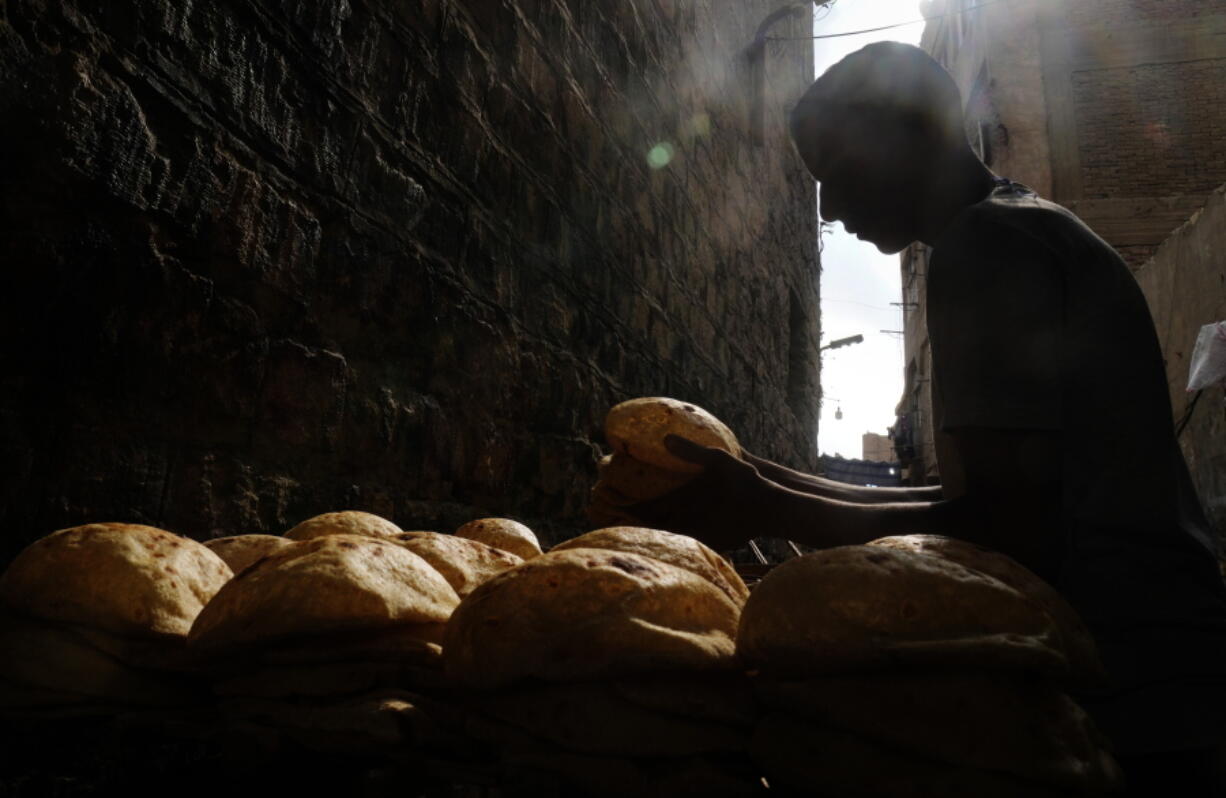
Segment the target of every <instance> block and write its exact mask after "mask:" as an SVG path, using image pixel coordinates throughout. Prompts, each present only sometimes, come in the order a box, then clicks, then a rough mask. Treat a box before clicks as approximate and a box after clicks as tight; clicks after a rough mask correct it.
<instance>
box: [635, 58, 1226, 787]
mask: <svg viewBox="0 0 1226 798" xmlns="http://www.w3.org/2000/svg"><path fill="white" fill-rule="evenodd" d="M963 124H964V122H963V116H962V105H961V99H960V96H959V93H958V89H957V86H956V85H955V84H954V82H953V80H952V79H951V78H950V76H949V75H948V73H946V72H945V70H944V69H942V68H941V67H940V65H938V64H937V63H936V62H935V61H933V60H932V59H931V58H930V57H929V56H928V55H927V54H925V53H924V52H923V51H922V50H919V49H918V48H914V47H911V46H908V45H902V44H897V43H880V44H874V45H870V46H868V47H866V48H864V49H862V50H860V51H858V52H856V53H854V54H852V55H850V56H848V57H847V58H845V59H844V60H843V61H841V62H839V63H838V64H836V65H835V66H833V67H831V68H830V69H829V70H828V71H827V72H826V73H825V74H824V75H823V76H822V77H821V78H820V79H819V80H817V81H816V82H815V83H814V84H813V85H812V86H811V87H810V88H809V90H808V91H807V92H806V93H805V95H804V96H803V97H802V98H801V100H800V102H799V103H798V105H797V106H796V108H795V110H794V111H793V113H792V116H791V132H792V137H793V140H794V142H795V144H796V147H797V150H798V152H799V153H800V156H801V157H802V158H803V160H804V162H805V165H806V166H807V167H808V169H809V171H810V172H811V173H812V174H813V176H814V177H815V178H816V179H817V180H818V181H819V182H820V184H821V186H820V198H821V213H822V216H823V217H824V218H825V219H827V220H828V221H835V220H837V221H841V222H842V223H843V225H844V227H845V228H846V229H847V230H848V231H849V232H851V233H854V234H855V235H856V236H857V237H858V238H861V239H864V240H866V241H869V242H872V243H873V244H875V245H876V246H877V247H878V248H879V249H880V250H881V251H882V252H887V253H893V252H899V251H901V250H902V249H903V248H905V247H906V246H908V245H909V244H910V243H911V242H913V241H921V242H924V243H926V244H928V245H930V246H931V247H932V248H933V252H932V257H931V259H930V261H929V267H928V275H927V305H928V333H929V340H930V343H931V347H932V375H931V377H932V387H933V402H934V417H935V427H936V429H937V438H938V440H937V444H936V445H937V459H938V465H939V468H940V473H941V482H942V484H941V486H940V487H939V488H912V489H906V488H903V489H889V488H859V487H854V486H850V485H843V484H839V483H833V482H830V481H827V480H823V479H820V478H817V477H812V476H808V475H805V474H800V473H798V472H794V471H791V470H789V469H786V468H783V467H782V466H779V465H777V464H774V463H771V462H769V461H766V460H764V459H762V458H758V457H755V456H753V455H746V458H745V460H737V459H735V458H733V457H731V456H730V455H727V454H726V453H724V452H721V451H718V450H715V449H707V448H704V447H700V446H697V445H694V444H692V443H690V442H688V441H684V440H681V439H677V438H670V439H669V441H668V443H669V445H670V447H671V448H673V449H674V451H676V452H677V453H678V454H679V455H680V456H683V457H686V458H688V459H691V460H693V461H694V462H698V463H702V464H704V465H705V466H706V470H705V473H704V475H703V476H702V477H701V478H699V479H698V480H697V481H695V482H693V483H691V484H690V485H688V486H687V487H686V488H683V489H682V490H681V491H679V492H677V493H674V494H672V495H671V496H668V497H665V498H663V499H660V500H655V501H652V502H647V503H644V504H643V505H640V506H639V507H638V509H637V512H638V514H640V515H641V516H642V518H643V520H644V522H646V523H651V524H654V525H657V526H663V527H665V528H669V529H674V530H677V531H681V532H686V533H688V534H692V535H694V536H696V537H698V538H700V539H702V540H704V541H706V542H708V543H710V544H712V545H714V546H715V547H717V548H723V549H727V548H731V547H732V546H734V545H736V544H739V543H742V542H744V541H745V540H747V539H749V538H752V537H755V536H759V535H766V536H773V537H783V538H789V539H792V540H795V541H799V542H802V543H806V544H809V545H813V546H819V547H823V546H833V545H840V544H855V543H865V542H867V541H869V540H872V539H874V538H878V537H883V536H886V535H895V534H912V533H933V534H943V535H949V536H952V537H957V538H961V539H964V540H968V541H972V542H975V543H978V544H981V545H984V546H988V547H990V548H993V549H996V550H998V551H1001V552H1003V553H1005V554H1008V555H1010V556H1012V557H1014V558H1015V559H1017V560H1019V561H1021V562H1022V563H1023V564H1025V565H1027V566H1029V567H1030V568H1031V569H1032V570H1034V571H1035V572H1036V573H1038V574H1040V575H1041V576H1043V577H1044V578H1046V579H1047V580H1048V581H1049V582H1051V583H1052V584H1053V585H1054V586H1056V587H1057V588H1058V589H1059V590H1060V591H1061V592H1062V593H1063V594H1064V595H1065V597H1066V598H1067V599H1068V600H1069V601H1070V603H1072V604H1073V606H1074V607H1075V608H1076V609H1077V610H1078V611H1079V612H1080V613H1081V615H1082V616H1083V618H1084V619H1085V621H1086V622H1087V624H1088V625H1089V627H1090V628H1091V630H1092V631H1093V632H1094V634H1095V638H1096V640H1097V642H1098V645H1099V648H1100V652H1101V654H1102V656H1103V659H1104V662H1105V664H1106V666H1107V669H1108V671H1109V673H1110V677H1111V680H1110V683H1109V684H1108V685H1107V686H1106V687H1105V688H1103V689H1102V690H1099V691H1096V692H1094V693H1092V694H1087V695H1083V696H1079V698H1080V700H1081V702H1082V704H1083V705H1084V706H1085V707H1086V708H1087V709H1088V710H1089V711H1090V712H1091V714H1092V716H1093V717H1094V718H1095V720H1096V721H1097V723H1098V725H1099V726H1100V728H1101V729H1102V730H1103V731H1104V732H1106V733H1107V734H1108V736H1109V737H1111V739H1112V740H1113V742H1114V745H1115V749H1116V753H1117V755H1118V757H1119V758H1120V760H1121V764H1122V765H1124V767H1125V771H1126V773H1127V775H1128V777H1129V780H1130V785H1131V786H1130V792H1129V795H1134V794H1135V795H1149V794H1155V795H1156V794H1162V795H1211V794H1215V793H1213V792H1211V790H1212V789H1213V788H1212V787H1211V786H1210V785H1211V783H1213V780H1214V778H1215V777H1214V776H1213V773H1212V771H1213V767H1214V757H1215V754H1214V752H1215V750H1216V749H1217V748H1218V746H1219V745H1220V744H1221V741H1222V740H1223V738H1224V737H1226V734H1224V730H1226V717H1224V716H1226V700H1224V699H1226V678H1224V677H1226V591H1224V589H1223V584H1222V579H1221V574H1220V572H1219V569H1218V563H1217V548H1216V543H1215V541H1214V538H1213V536H1212V534H1211V532H1210V529H1209V526H1208V523H1207V521H1206V520H1205V517H1204V514H1203V511H1202V510H1201V508H1200V505H1199V504H1198V502H1197V499H1196V496H1195V493H1194V491H1193V488H1192V484H1191V480H1190V479H1189V477H1188V472H1187V467H1186V465H1185V463H1184V460H1183V456H1182V454H1181V453H1180V450H1179V448H1178V445H1177V443H1176V440H1175V436H1174V432H1173V429H1172V413H1171V407H1170V400H1169V398H1168V393H1167V383H1166V376H1165V370H1164V366H1163V361H1162V353H1161V351H1160V349H1159V345H1158V341H1157V337H1156V334H1155V332H1154V327H1153V322H1152V320H1151V318H1150V315H1149V310H1148V307H1147V305H1146V302H1145V299H1144V297H1143V296H1142V294H1141V292H1140V289H1139V288H1138V287H1137V284H1136V281H1135V280H1134V279H1133V277H1132V275H1131V273H1130V272H1129V270H1128V268H1127V266H1126V265H1125V264H1124V262H1123V261H1122V259H1121V258H1120V257H1119V256H1118V255H1117V254H1116V253H1115V251H1114V250H1112V249H1111V247H1110V246H1109V245H1107V244H1106V243H1105V242H1104V241H1103V240H1102V239H1101V238H1099V237H1098V236H1097V235H1095V234H1094V233H1093V232H1092V231H1091V230H1090V229H1089V228H1087V227H1086V226H1085V225H1084V224H1083V223H1082V222H1081V221H1080V220H1078V219H1077V218H1076V217H1075V216H1073V215H1072V214H1071V213H1069V212H1068V211H1067V210H1065V209H1064V208H1061V207H1060V206H1058V205H1055V204H1053V203H1051V202H1047V201H1046V200H1043V199H1040V198H1039V197H1038V196H1036V195H1035V194H1034V193H1033V192H1032V191H1030V190H1029V189H1027V188H1026V187H1024V186H1021V185H1019V184H1017V183H1013V182H1011V181H1009V180H1006V179H1004V178H1000V177H997V176H996V175H994V174H993V173H992V172H991V171H990V170H989V169H988V168H987V167H986V166H984V164H983V163H982V162H981V161H980V160H979V158H978V157H977V156H976V155H975V153H974V151H973V150H971V148H970V146H969V144H968V143H967V140H966V135H965V133H964V128H963ZM1185 785H1187V786H1185ZM1191 785H1198V786H1191Z"/></svg>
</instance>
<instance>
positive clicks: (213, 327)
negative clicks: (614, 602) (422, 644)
mask: <svg viewBox="0 0 1226 798" xmlns="http://www.w3.org/2000/svg"><path fill="white" fill-rule="evenodd" d="M774 5H776V4H775V3H773V2H768V1H767V0H752V1H749V2H736V3H728V2H723V0H707V2H685V3H680V2H673V0H600V1H598V2H593V0H420V1H419V2H410V3H403V2H392V0H312V1H311V2H307V1H306V0H268V1H267V2H265V1H263V0H261V1H259V2H257V0H216V1H215V2H210V3H201V2H190V0H144V1H143V2H135V1H134V0H129V1H127V2H125V1H124V0H116V1H115V2H106V3H95V2H84V1H83V0H0V119H2V120H3V122H2V123H0V158H2V159H3V161H2V162H0V181H2V186H3V205H2V206H0V207H2V208H3V211H2V216H0V258H3V269H2V270H0V272H2V275H3V276H2V277H0V280H2V281H3V283H2V284H0V297H2V299H0V301H2V303H3V305H2V307H0V325H3V326H2V328H0V332H2V334H3V340H4V345H3V348H2V350H0V351H2V352H3V363H2V364H0V381H2V382H0V463H2V464H3V465H2V466H0V476H2V479H3V483H2V484H3V487H2V488H0V490H2V491H3V493H2V494H0V502H2V506H0V528H2V529H3V530H4V531H3V534H2V535H0V546H2V547H3V548H2V551H0V554H2V555H3V559H4V560H5V561H7V559H8V558H9V557H11V556H12V554H13V553H15V552H16V551H17V550H18V549H19V548H20V547H21V546H23V545H25V543H26V542H28V541H29V540H31V539H33V538H34V537H37V536H39V535H43V534H46V533H48V532H50V531H52V530H53V529H56V528H60V527H63V526H68V525H72V524H78V523H83V522H87V521H101V520H129V521H137V522H144V523H152V524H156V525H160V526H164V527H166V528H169V529H172V530H174V531H177V532H180V533H182V534H188V535H192V536H195V537H198V538H206V537H209V536H216V535H225V534H237V533H247V532H272V533H277V532H280V531H283V530H284V529H285V528H287V527H288V526H290V525H292V524H294V523H296V522H298V521H300V520H302V519H303V518H305V517H307V516H310V515H312V514H315V513H318V512H323V511H327V510H335V509H345V508H354V509H365V510H370V511H373V512H377V513H380V514H382V515H385V516H387V517H389V518H391V519H393V520H395V521H397V522H398V523H400V524H401V525H402V526H406V527H409V528H431V527H433V528H442V529H444V530H446V529H449V528H450V526H451V525H453V524H455V523H459V522H460V521H463V520H467V518H468V517H471V516H472V515H474V514H478V513H480V514H500V515H512V516H515V517H520V518H524V519H526V520H528V521H529V522H530V523H535V524H537V525H538V531H542V532H543V533H544V537H545V538H546V539H547V540H548V539H551V538H556V537H559V536H563V535H567V534H570V533H571V532H573V531H575V530H576V529H578V528H579V527H581V525H582V506H583V504H584V501H585V498H586V492H587V489H588V487H589V485H590V484H591V482H592V481H593V480H594V464H593V461H594V457H595V454H596V450H597V448H598V446H599V445H600V443H601V434H600V425H601V421H602V418H603V414H604V412H605V410H606V409H607V408H608V407H609V406H610V405H611V404H613V403H615V402H617V401H620V400H622V399H625V398H629V397H632V396H637V395H654V394H664V395H671V396H676V397H678V398H683V399H687V400H690V401H694V402H698V403H699V404H702V405H703V406H705V407H707V408H708V409H710V410H711V411H713V412H715V413H716V414H718V415H719V416H721V417H722V418H724V420H725V421H727V422H728V423H729V424H730V425H731V426H733V428H734V429H735V430H736V431H737V432H738V434H740V435H741V437H742V438H743V440H744V442H745V443H746V444H747V445H748V446H749V447H750V448H752V449H755V450H758V451H760V452H763V453H765V454H767V455H771V456H774V457H776V458H779V459H782V460H784V461H785V462H788V463H790V464H793V465H795V466H798V467H811V466H813V465H814V460H815V437H816V425H817V419H816V397H817V393H818V387H817V386H818V373H817V369H818V359H817V345H818V344H817V342H818V304H817V302H818V274H817V272H818V269H817V253H816V249H815V242H816V230H815V225H816V218H815V215H814V205H815V202H814V191H813V184H812V182H811V180H809V179H808V178H807V176H806V174H805V173H804V172H803V168H802V166H801V164H800V162H799V159H798V158H796V157H795V156H794V153H793V151H792V149H791V146H790V144H789V143H788V141H787V139H786V136H785V133H784V129H783V113H782V112H783V111H784V109H785V108H786V107H789V103H790V102H792V101H793V100H794V98H795V97H796V96H798V95H799V93H800V92H801V91H802V90H803V88H804V86H805V85H806V84H807V82H808V80H809V79H810V78H811V73H812V66H811V64H812V62H811V54H810V53H811V51H810V49H809V48H808V46H807V45H802V44H800V43H796V42H793V43H790V44H789V45H788V46H772V47H771V48H769V52H770V54H769V57H768V60H767V69H766V71H767V78H768V80H767V87H768V92H769V94H768V97H767V101H766V108H767V114H766V128H765V137H764V141H763V142H762V143H761V144H755V143H754V142H753V141H752V140H751V137H750V134H749V129H748V126H747V125H748V117H747V113H746V111H747V103H748V99H749V98H748V95H747V92H748V86H749V82H748V79H747V74H746V71H745V69H744V63H743V57H742V51H743V48H744V47H745V46H746V45H747V44H748V43H749V41H750V39H751V38H752V35H753V31H754V29H755V27H756V25H757V24H758V22H759V21H760V20H761V18H762V17H764V16H765V15H766V14H767V13H769V12H770V11H771V10H773V8H772V6H774ZM807 25H808V19H807V16H804V15H802V16H801V17H800V18H798V19H795V20H792V21H789V22H786V23H783V24H782V25H780V26H777V27H776V28H775V31H774V32H775V33H781V34H784V35H804V34H805V33H806V31H807ZM659 144H666V145H667V146H666V147H663V148H661V149H660V150H657V153H670V152H671V160H670V161H669V163H668V164H667V165H665V166H662V167H660V168H653V166H652V164H650V163H649V161H648V153H649V152H650V151H651V150H652V148H653V147H655V146H656V145H659Z"/></svg>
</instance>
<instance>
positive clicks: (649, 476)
mask: <svg viewBox="0 0 1226 798" xmlns="http://www.w3.org/2000/svg"><path fill="white" fill-rule="evenodd" d="M596 474H597V477H598V483H597V484H599V485H603V486H604V487H605V488H606V490H607V493H606V496H608V497H622V503H624V504H634V503H636V502H641V501H646V500H647V499H655V498H659V497H660V496H663V495H665V494H667V493H672V492H673V491H675V490H676V489H677V488H680V487H681V486H682V485H684V484H686V483H687V482H689V481H690V480H691V479H693V478H694V476H695V475H694V474H693V473H690V472H682V471H673V470H671V469H668V468H661V467H660V466H657V465H652V464H651V463H644V462H643V461H641V460H635V459H634V458H633V457H631V456H630V455H627V454H623V453H621V452H617V453H615V454H611V455H605V456H604V457H602V458H600V462H599V463H597V465H596Z"/></svg>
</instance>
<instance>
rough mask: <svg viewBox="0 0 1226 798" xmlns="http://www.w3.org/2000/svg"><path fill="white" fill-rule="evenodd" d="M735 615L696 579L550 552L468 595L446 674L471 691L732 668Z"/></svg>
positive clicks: (450, 634)
mask: <svg viewBox="0 0 1226 798" xmlns="http://www.w3.org/2000/svg"><path fill="white" fill-rule="evenodd" d="M738 614H739V608H738V606H737V605H736V603H735V602H733V601H732V600H731V599H730V598H728V596H727V595H726V594H724V592H723V591H721V590H720V589H719V588H717V587H715V585H713V584H711V583H710V582H708V581H707V580H706V579H703V578H702V577H700V576H697V575H696V574H693V573H691V572H689V571H686V570H685V569H683V568H678V567H677V566H675V565H669V564H668V563H663V562H660V561H659V560H654V559H651V558H649V557H643V556H640V555H637V554H629V553H626V552H618V551H601V550H599V549H567V550H565V551H556V552H550V553H549V554H543V555H541V556H540V557H537V558H535V559H533V560H529V561H527V562H525V563H524V564H523V565H520V566H518V567H516V568H512V569H510V570H509V571H504V572H503V573H501V574H499V575H498V576H495V577H494V578H493V579H491V580H490V581H488V582H486V583H485V584H483V585H481V587H479V588H477V589H476V590H474V591H473V592H472V593H471V594H469V595H468V596H467V597H466V598H465V599H464V600H463V601H462V602H461V603H460V606H459V607H458V608H457V609H456V611H455V613H454V614H453V615H452V618H451V621H450V622H449V623H448V624H447V631H446V638H445V640H444V643H443V657H444V662H445V666H446V669H447V673H448V675H449V676H451V677H452V678H454V679H455V680H456V681H457V682H459V683H460V684H464V685H467V686H470V687H499V686H502V685H506V684H511V683H513V682H518V681H522V680H526V679H545V680H550V681H568V680H582V679H591V678H598V677H602V676H626V675H632V674H641V673H656V672H661V671H678V670H681V671H684V670H702V671H710V670H720V669H726V668H732V667H735V665H736V660H735V657H734V645H733V638H734V635H735V631H736V622H737V616H738Z"/></svg>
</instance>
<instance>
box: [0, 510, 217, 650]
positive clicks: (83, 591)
mask: <svg viewBox="0 0 1226 798" xmlns="http://www.w3.org/2000/svg"><path fill="white" fill-rule="evenodd" d="M231 576H233V573H232V572H231V570H230V567H229V566H228V565H226V564H225V562H224V561H222V559H221V558H220V557H218V556H217V555H216V554H214V553H213V552H211V551H209V550H208V549H207V548H206V547H204V546H203V545H201V544H200V543H197V542H196V541H194V540H190V539H188V538H183V537H179V536H178V535H175V534H172V533H170V532H167V531H166V530H164V529H157V528H155V527H151V526H143V525H141V524H118V523H107V524H88V525H86V526H78V527H72V528H71V529H61V530H60V531H58V532H53V533H52V534H50V535H48V536H47V537H45V538H42V539H40V540H36V541H35V542H34V543H32V544H30V545H29V546H28V547H26V548H25V550H23V551H22V552H21V553H20V554H18V555H17V558H16V559H15V560H13V562H12V563H10V564H9V567H8V568H7V569H6V570H5V572H4V574H3V575H0V601H2V602H3V603H5V604H7V605H8V606H9V607H12V608H13V609H16V610H20V611H21V612H24V613H27V614H29V615H32V616H34V617H36V618H42V619H45V620H49V621H60V622H64V623H71V624H80V625H82V626H93V627H97V628H100V629H104V630H107V631H110V632H114V633H116V634H120V635H135V636H142V635H155V636H162V635H174V636H183V635H186V634H187V632H188V630H189V629H191V626H192V622H193V621H195V619H196V615H197V614H199V612H200V610H201V609H202V608H203V607H204V605H205V604H206V603H208V601H209V600H210V599H211V598H213V595H214V594H215V593H216V592H217V591H218V590H220V589H221V587H222V585H224V584H225V583H226V582H228V581H229V580H230V577H231Z"/></svg>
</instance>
